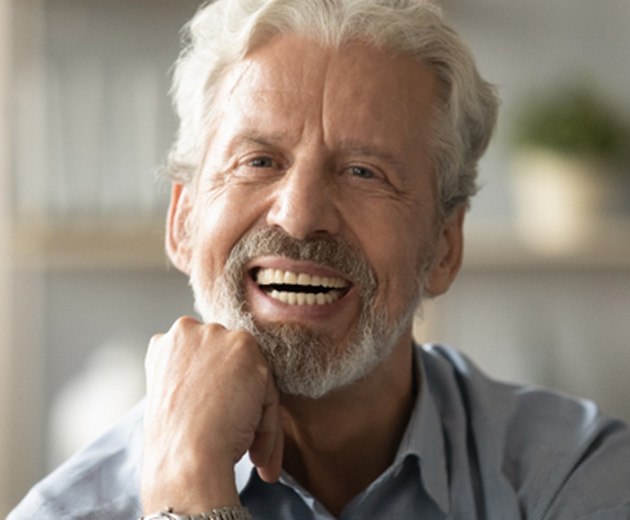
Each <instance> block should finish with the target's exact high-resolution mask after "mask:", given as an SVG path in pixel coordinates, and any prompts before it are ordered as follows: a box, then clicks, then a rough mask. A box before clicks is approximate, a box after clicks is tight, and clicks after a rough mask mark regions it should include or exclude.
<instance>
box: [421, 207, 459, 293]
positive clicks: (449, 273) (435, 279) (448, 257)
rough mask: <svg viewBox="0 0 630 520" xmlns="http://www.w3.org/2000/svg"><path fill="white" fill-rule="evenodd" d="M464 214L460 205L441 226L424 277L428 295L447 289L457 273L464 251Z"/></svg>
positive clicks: (443, 291)
mask: <svg viewBox="0 0 630 520" xmlns="http://www.w3.org/2000/svg"><path fill="white" fill-rule="evenodd" d="M465 214H466V208H465V207H461V208H459V209H457V210H456V211H455V212H454V213H453V214H452V215H451V216H450V217H448V219H446V221H445V222H444V223H443V224H442V226H441V229H440V233H439V235H438V237H437V242H436V247H435V257H434V258H433V263H432V265H431V267H430V268H429V271H428V273H427V278H426V292H427V293H428V295H429V296H432V297H435V296H439V295H441V294H444V293H445V292H446V291H448V289H449V287H450V286H451V284H452V283H453V281H454V280H455V278H456V277H457V274H458V273H459V270H460V268H461V265H462V259H463V253H464V236H463V228H464V216H465Z"/></svg>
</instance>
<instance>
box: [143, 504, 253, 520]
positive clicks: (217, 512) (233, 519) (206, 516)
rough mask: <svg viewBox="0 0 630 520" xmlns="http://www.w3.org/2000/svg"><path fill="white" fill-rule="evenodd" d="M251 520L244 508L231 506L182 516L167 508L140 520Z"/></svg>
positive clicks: (249, 514)
mask: <svg viewBox="0 0 630 520" xmlns="http://www.w3.org/2000/svg"><path fill="white" fill-rule="evenodd" d="M164 519H169V520H252V515H251V513H250V512H249V510H248V509H247V508H246V507H243V506H231V507H220V508H218V509H211V510H210V511H208V512H206V513H199V514H196V515H183V514H178V513H174V512H173V508H172V507H169V508H167V509H166V510H165V511H162V512H160V513H153V514H150V515H148V516H143V517H141V518H140V520H164Z"/></svg>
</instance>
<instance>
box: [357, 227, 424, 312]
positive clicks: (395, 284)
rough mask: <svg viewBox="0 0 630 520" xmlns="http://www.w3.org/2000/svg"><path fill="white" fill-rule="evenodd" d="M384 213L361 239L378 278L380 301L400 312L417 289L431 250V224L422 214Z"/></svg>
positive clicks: (391, 309) (392, 310)
mask: <svg viewBox="0 0 630 520" xmlns="http://www.w3.org/2000/svg"><path fill="white" fill-rule="evenodd" d="M397 217H398V218H395V219H394V218H392V216H391V215H390V216H389V217H386V216H381V218H380V219H373V220H371V221H370V224H369V225H365V226H363V229H364V230H365V231H364V232H363V237H362V239H361V243H362V244H363V245H362V249H363V251H364V252H365V254H366V255H367V258H368V261H369V263H370V265H371V266H372V269H374V271H375V274H376V277H377V281H378V285H379V287H378V293H377V298H378V301H379V302H380V303H381V304H383V305H386V306H387V307H388V308H389V310H390V312H394V313H397V312H400V311H401V310H402V309H403V308H404V307H406V306H407V305H408V304H409V300H410V298H412V297H414V296H415V295H416V293H417V282H418V275H419V271H420V266H421V265H423V264H424V262H425V259H426V258H427V256H428V255H429V254H430V252H431V245H430V244H431V239H430V236H431V234H430V233H431V227H430V226H426V225H423V224H422V220H421V218H420V217H416V218H415V220H414V219H412V218H405V216H401V215H397Z"/></svg>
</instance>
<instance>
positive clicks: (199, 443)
mask: <svg viewBox="0 0 630 520" xmlns="http://www.w3.org/2000/svg"><path fill="white" fill-rule="evenodd" d="M189 35H190V40H189V45H188V47H187V48H186V50H185V51H184V53H183V54H182V56H181V58H180V60H179V62H178V64H177V68H176V72H175V86H174V95H175V101H176V106H177V110H178V114H179V116H180V121H181V126H180V132H179V136H178V140H177V142H176V143H175V145H174V147H173V150H172V153H171V156H170V165H169V170H170V172H171V174H172V176H173V179H174V181H173V186H172V197H171V204H170V209H169V212H168V218H167V236H166V249H167V252H168V255H169V257H170V259H171V260H172V262H173V263H174V265H175V266H176V267H177V268H178V269H180V270H181V271H183V272H184V273H186V274H187V275H189V276H190V283H191V286H192V288H193V290H194V294H195V301H196V306H197V309H198V311H199V313H200V315H201V317H202V321H197V320H195V319H193V318H180V319H179V320H177V321H176V323H175V324H174V325H173V326H172V328H171V329H170V331H168V332H167V333H166V334H163V335H157V336H155V337H154V338H153V340H152V341H151V344H150V346H149V351H148V354H147V360H146V370H147V398H146V400H145V402H144V403H143V404H142V405H140V406H139V407H138V408H137V409H135V410H134V411H133V412H131V414H130V415H129V416H128V417H126V418H125V419H124V420H123V421H122V422H121V423H120V424H119V425H117V426H116V427H115V428H114V429H113V430H112V431H111V432H109V433H108V434H106V435H105V436H104V437H102V438H101V439H99V440H98V441H97V442H96V443H95V444H94V445H93V446H91V447H89V448H88V449H87V450H86V451H84V452H83V453H81V454H79V455H77V456H76V457H75V458H73V459H71V460H70V461H69V462H68V463H66V465H64V466H62V468H60V469H59V470H58V471H57V472H56V473H54V474H53V475H51V476H50V477H48V479H46V480H45V481H43V482H42V483H41V484H39V485H38V486H37V487H35V488H34V490H33V491H32V492H31V493H30V494H29V495H28V496H27V498H26V499H25V500H24V501H23V502H22V504H21V505H20V506H18V508H17V509H16V510H15V511H14V512H13V513H12V516H10V518H11V519H13V520H15V519H22V518H29V519H31V518H33V519H34V518H37V519H42V518H55V519H57V518H84V519H126V520H127V519H130V518H134V517H136V518H137V517H138V516H141V515H144V518H145V519H148V518H152V519H157V518H194V519H204V518H205V519H208V518H210V519H247V518H252V517H253V518H261V519H262V518H268V519H274V520H275V519H299V520H303V519H330V518H343V519H366V518H400V519H409V518H416V517H417V518H423V519H431V520H433V519H445V518H453V519H464V520H473V519H480V520H481V519H499V520H508V519H516V518H527V519H566V520H575V519H578V518H579V519H582V520H586V519H593V520H594V519H596V518H597V519H618V520H621V519H628V518H630V435H629V433H628V430H627V428H626V427H625V426H624V425H623V424H622V423H620V422H618V421H614V420H611V419H607V418H604V417H602V416H600V415H599V413H598V411H597V409H596V408H595V406H594V405H593V404H591V403H586V402H578V401H573V400H569V399H567V398H566V397H561V396H558V395H555V394H553V393H551V392H547V391H542V390H540V389H530V388H517V387H512V386H508V385H503V384H498V383H496V382H493V381H490V380H489V379H487V378H486V377H484V376H483V375H482V374H481V373H479V372H478V371H477V370H476V369H475V368H474V367H473V366H472V365H471V364H470V363H469V362H468V361H467V360H466V359H465V358H464V357H463V356H461V355H460V354H458V353H456V352H455V351H452V350H449V349H446V348H442V347H425V348H421V347H419V346H414V344H413V339H412V333H411V330H412V319H413V315H414V312H415V310H416V308H417V307H418V305H419V303H420V301H421V299H422V297H423V296H428V297H435V296H438V295H440V294H442V293H444V292H445V291H446V290H447V289H448V288H449V286H450V284H451V283H452V281H453V279H454V278H455V276H456V275H457V272H458V270H459V267H460V264H461V260H462V241H463V240H462V227H463V221H464V214H465V212H466V209H467V206H468V202H469V198H470V196H471V195H472V194H473V193H474V191H475V176H476V164H477V161H478V159H479V157H480V156H481V155H482V153H483V151H484V150H485V148H486V146H487V143H488V141H489V138H490V134H491V133H492V129H493V127H494V122H495V118H496V105H497V103H496V98H495V95H494V92H493V89H492V88H491V87H490V86H489V84H487V83H486V82H484V81H483V80H482V79H481V78H480V77H479V74H478V73H477V71H476V68H475V66H474V63H473V60H472V58H471V57H470V54H469V52H468V50H467V49H466V47H465V46H464V45H463V44H462V42H461V41H460V40H459V38H458V37H457V35H456V34H455V33H454V32H453V31H452V30H451V29H449V28H448V27H447V26H446V25H445V23H444V22H443V20H442V19H441V16H440V13H439V11H438V10H437V9H436V8H435V7H433V6H432V5H430V4H429V3H427V2H426V1H423V0H267V1H263V0H249V1H247V0H229V1H219V2H217V3H213V4H210V5H207V6H205V7H204V8H202V9H201V10H200V11H199V12H198V14H197V15H196V16H195V18H194V19H193V21H192V22H191V24H190V27H189Z"/></svg>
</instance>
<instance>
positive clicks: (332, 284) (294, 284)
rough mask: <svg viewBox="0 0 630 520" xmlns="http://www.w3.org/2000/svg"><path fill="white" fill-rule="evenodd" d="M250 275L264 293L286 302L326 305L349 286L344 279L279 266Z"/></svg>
mask: <svg viewBox="0 0 630 520" xmlns="http://www.w3.org/2000/svg"><path fill="white" fill-rule="evenodd" d="M252 275H253V279H254V281H255V282H256V284H257V285H258V287H259V288H260V289H261V290H262V291H263V292H264V293H265V294H267V296H269V297H270V298H272V299H274V300H277V301H279V302H281V303H284V304H288V305H328V304H331V303H334V302H336V301H337V300H339V299H340V298H342V297H343V296H344V295H345V294H346V293H347V292H348V291H349V290H350V287H351V283H350V282H349V281H347V280H344V279H343V278H336V277H328V276H313V275H310V274H306V273H299V272H293V271H282V270H280V269H263V268H259V269H255V270H254V271H253V273H252Z"/></svg>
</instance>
